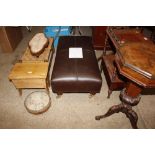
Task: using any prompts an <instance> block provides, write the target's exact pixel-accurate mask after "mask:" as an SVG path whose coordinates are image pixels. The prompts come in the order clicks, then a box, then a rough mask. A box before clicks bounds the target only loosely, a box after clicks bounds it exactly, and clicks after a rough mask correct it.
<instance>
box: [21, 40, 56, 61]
mask: <svg viewBox="0 0 155 155" xmlns="http://www.w3.org/2000/svg"><path fill="white" fill-rule="evenodd" d="M52 46H53V38H49V45H48V47H47V48H45V50H44V52H43V53H42V54H41V55H40V56H39V57H36V56H33V55H32V54H31V52H30V49H29V47H27V49H26V51H25V53H24V54H23V56H22V59H21V60H22V62H34V61H44V62H47V61H49V57H50V52H51V49H52Z"/></svg>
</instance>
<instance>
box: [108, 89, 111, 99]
mask: <svg viewBox="0 0 155 155" xmlns="http://www.w3.org/2000/svg"><path fill="white" fill-rule="evenodd" d="M111 94H112V90H110V89H108V96H107V98H110V95H111Z"/></svg>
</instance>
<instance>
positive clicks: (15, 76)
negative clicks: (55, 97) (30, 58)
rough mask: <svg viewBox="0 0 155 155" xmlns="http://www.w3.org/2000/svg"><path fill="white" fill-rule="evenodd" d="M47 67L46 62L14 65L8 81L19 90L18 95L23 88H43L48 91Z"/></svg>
mask: <svg viewBox="0 0 155 155" xmlns="http://www.w3.org/2000/svg"><path fill="white" fill-rule="evenodd" d="M48 66H49V63H48V62H39V63H35V62H34V63H33V62H31V63H16V64H15V65H14V67H13V68H12V70H11V72H10V75H9V80H10V81H12V82H13V84H14V85H15V87H16V88H17V89H19V92H20V94H21V89H23V88H45V89H47V91H48V86H49V81H48V80H49V79H48Z"/></svg>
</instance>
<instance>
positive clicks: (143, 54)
mask: <svg viewBox="0 0 155 155" xmlns="http://www.w3.org/2000/svg"><path fill="white" fill-rule="evenodd" d="M118 53H119V54H120V56H121V57H122V61H123V62H122V63H123V65H124V66H126V67H129V68H130V69H133V70H134V71H136V72H138V73H140V74H142V75H144V76H145V77H147V78H149V79H154V80H155V45H154V44H153V43H149V42H145V43H143V44H142V43H141V42H133V43H127V44H124V46H122V47H120V49H119V50H118Z"/></svg>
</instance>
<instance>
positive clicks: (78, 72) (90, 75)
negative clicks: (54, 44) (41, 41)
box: [51, 36, 102, 94]
mask: <svg viewBox="0 0 155 155" xmlns="http://www.w3.org/2000/svg"><path fill="white" fill-rule="evenodd" d="M70 47H73V48H74V47H81V48H82V52H83V58H69V48H70ZM51 85H52V90H53V92H55V93H57V94H62V93H66V92H71V93H73V92H88V93H91V94H95V93H99V92H100V89H101V85H102V78H101V74H100V71H99V67H98V62H97V59H96V56H95V52H94V49H93V45H92V38H91V37H88V36H64V37H60V38H59V42H58V48H57V53H56V58H55V63H54V68H53V72H52V78H51Z"/></svg>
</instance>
